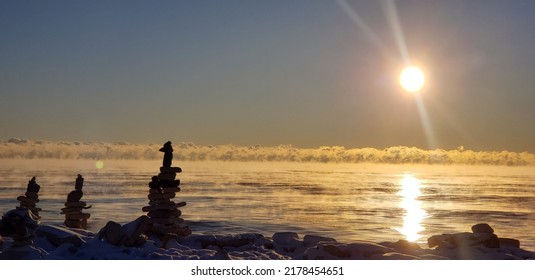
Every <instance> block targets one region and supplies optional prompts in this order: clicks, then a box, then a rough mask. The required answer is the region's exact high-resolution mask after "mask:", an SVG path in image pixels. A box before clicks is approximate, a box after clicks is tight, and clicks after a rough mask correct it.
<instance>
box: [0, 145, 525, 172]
mask: <svg viewBox="0 0 535 280" xmlns="http://www.w3.org/2000/svg"><path fill="white" fill-rule="evenodd" d="M161 146H162V145H161V144H131V143H125V142H119V143H102V142H51V141H41V140H24V139H14V138H13V139H9V140H0V159H92V160H99V159H100V160H105V159H107V160H110V159H114V160H155V159H160V158H161V156H162V155H161V153H160V152H158V149H159V148H160V147H161ZM173 146H174V159H175V160H179V161H180V160H181V161H250V162H254V161H272V162H277V161H288V162H324V163H389V164H469V165H507V166H525V165H535V154H531V153H528V152H522V153H517V152H509V151H473V150H469V149H465V148H464V147H462V146H461V147H458V148H457V149H454V150H441V149H436V150H424V149H419V148H416V147H405V146H395V147H389V148H385V149H377V148H345V147H342V146H322V147H318V148H297V147H293V146H292V145H280V146H275V147H264V146H259V145H256V146H247V147H245V146H235V145H218V146H212V145H208V146H205V145H195V144H194V143H174V144H173Z"/></svg>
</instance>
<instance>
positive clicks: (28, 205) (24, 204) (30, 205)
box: [20, 202, 37, 210]
mask: <svg viewBox="0 0 535 280" xmlns="http://www.w3.org/2000/svg"><path fill="white" fill-rule="evenodd" d="M20 206H21V207H25V208H28V209H30V210H32V209H31V208H34V209H36V208H35V206H37V205H36V204H35V203H31V202H21V203H20Z"/></svg>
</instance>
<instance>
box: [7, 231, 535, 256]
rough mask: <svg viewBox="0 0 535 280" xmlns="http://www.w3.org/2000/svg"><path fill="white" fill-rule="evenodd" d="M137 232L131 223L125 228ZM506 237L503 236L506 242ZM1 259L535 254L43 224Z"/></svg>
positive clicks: (474, 239) (478, 240) (456, 244)
mask: <svg viewBox="0 0 535 280" xmlns="http://www.w3.org/2000/svg"><path fill="white" fill-rule="evenodd" d="M126 228H128V229H129V230H128V232H130V233H131V232H132V231H133V229H132V228H131V225H126ZM502 239H503V238H502ZM0 240H1V242H0V259H45V260H57V259H60V260H90V259H118V260H132V259H138V260H152V259H156V260H177V259H182V260H288V259H297V260H322V259H327V260H344V259H348V260H360V259H363V260H416V259H425V260H442V259H500V260H509V259H535V253H534V252H530V251H526V250H524V249H522V248H519V246H517V245H518V244H517V243H516V242H515V241H516V240H513V239H503V240H504V242H503V244H500V245H498V246H495V245H496V244H494V243H492V242H490V243H489V242H488V240H492V241H493V242H494V241H496V240H500V239H499V238H497V237H496V236H495V235H494V234H490V233H469V232H464V233H456V234H443V235H437V236H432V237H430V238H429V245H430V248H421V247H420V246H419V245H418V244H415V243H411V242H408V241H405V240H400V241H397V242H381V243H373V242H367V241H354V242H351V243H341V242H337V241H336V240H335V239H333V238H330V237H324V236H316V235H305V236H304V237H303V238H301V237H300V236H299V235H298V234H297V233H295V232H278V233H275V234H274V235H273V236H271V237H266V236H263V235H262V234H258V233H244V234H237V235H209V234H207V235H203V234H192V235H190V236H186V237H179V238H177V239H172V240H169V241H167V242H162V241H160V240H158V239H156V238H154V237H149V238H148V239H147V240H146V242H144V244H143V245H139V246H137V247H135V246H131V247H128V246H125V245H124V244H123V245H121V246H117V245H112V244H110V243H108V242H106V241H105V240H103V239H100V238H98V234H95V233H93V232H91V231H86V230H79V229H70V228H67V227H65V226H63V225H47V224H45V225H38V226H37V227H36V228H35V229H33V230H31V237H30V238H29V239H27V240H23V241H20V240H19V241H15V240H13V238H11V237H9V236H4V237H2V239H0Z"/></svg>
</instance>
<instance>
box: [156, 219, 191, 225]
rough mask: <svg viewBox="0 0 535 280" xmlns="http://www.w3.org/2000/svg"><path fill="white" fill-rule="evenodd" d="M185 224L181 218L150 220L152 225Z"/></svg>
mask: <svg viewBox="0 0 535 280" xmlns="http://www.w3.org/2000/svg"><path fill="white" fill-rule="evenodd" d="M177 221H178V222H181V223H183V222H184V220H183V219H181V218H151V219H150V220H149V223H150V224H164V225H165V224H174V223H175V222H177Z"/></svg>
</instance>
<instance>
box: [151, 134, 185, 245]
mask: <svg viewBox="0 0 535 280" xmlns="http://www.w3.org/2000/svg"><path fill="white" fill-rule="evenodd" d="M160 152H163V153H164V156H163V164H162V167H160V174H158V176H154V177H152V181H151V182H150V183H149V187H150V189H149V195H148V198H149V206H145V207H143V208H142V210H143V212H148V213H147V216H149V222H148V229H147V232H148V233H149V234H154V235H156V236H157V237H158V238H160V239H162V240H169V239H173V238H176V237H178V236H187V235H190V234H191V229H190V228H189V227H188V226H187V225H186V223H185V221H184V219H182V218H180V215H181V214H182V212H181V211H180V210H179V209H178V208H180V207H183V206H186V202H179V203H175V202H174V201H172V200H171V199H172V198H174V197H175V195H176V193H177V192H179V191H180V187H179V185H180V180H175V179H176V173H180V172H182V169H181V168H180V167H171V164H172V161H173V147H172V146H171V141H168V142H167V143H165V144H164V145H163V147H162V148H161V149H160Z"/></svg>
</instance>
